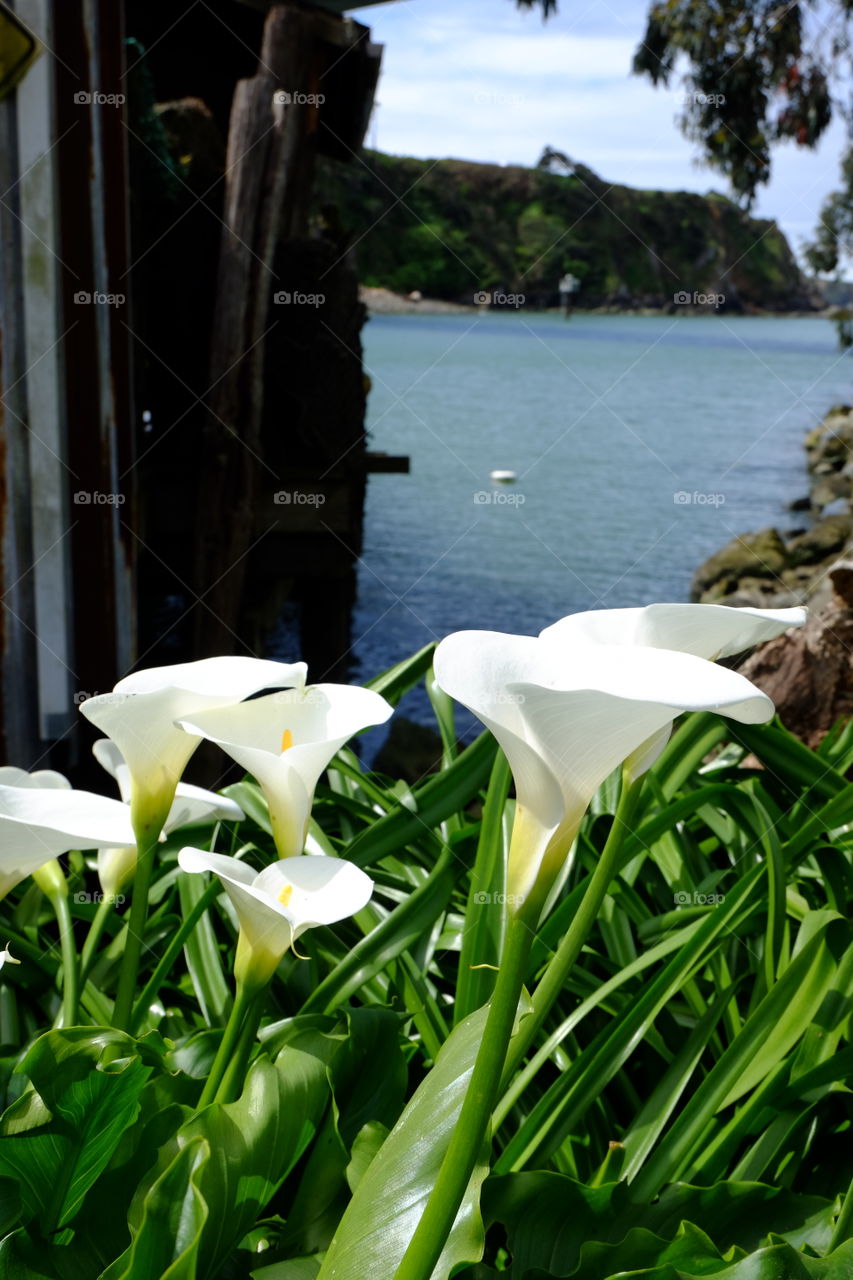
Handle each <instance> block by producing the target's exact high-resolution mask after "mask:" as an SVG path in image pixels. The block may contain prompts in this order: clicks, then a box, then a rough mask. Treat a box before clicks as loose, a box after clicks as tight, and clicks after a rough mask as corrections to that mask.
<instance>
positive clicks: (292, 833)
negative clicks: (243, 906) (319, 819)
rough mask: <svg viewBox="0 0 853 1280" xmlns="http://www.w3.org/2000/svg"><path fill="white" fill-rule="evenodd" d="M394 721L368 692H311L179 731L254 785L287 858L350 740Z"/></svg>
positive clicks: (200, 720)
mask: <svg viewBox="0 0 853 1280" xmlns="http://www.w3.org/2000/svg"><path fill="white" fill-rule="evenodd" d="M392 713H393V708H392V707H391V706H390V705H389V703H387V702H386V701H385V699H384V698H383V697H381V696H380V695H379V694H378V693H374V692H373V691H372V690H371V689H362V688H359V687H357V686H355V685H345V684H316V685H309V686H308V687H306V688H305V689H287V690H285V691H283V692H281V693H272V694H268V695H267V696H266V697H263V698H255V699H254V700H253V701H251V702H243V703H241V704H240V705H239V706H231V707H222V708H220V709H218V710H215V711H202V712H198V713H197V714H196V715H194V716H191V717H189V718H188V719H186V720H181V721H180V724H181V725H182V726H183V727H184V728H185V729H186V731H187V733H190V734H200V735H201V736H202V737H204V738H208V739H210V741H211V742H216V743H218V745H219V746H220V747H222V749H223V750H224V751H227V752H228V754H229V755H230V756H232V757H233V759H235V760H236V761H237V763H238V764H240V765H242V767H243V768H244V769H246V770H247V771H248V772H249V773H251V774H253V775H254V777H255V778H257V780H258V782H259V783H260V785H261V787H262V789H263V792H264V795H265V796H266V800H267V804H268V806H269V811H270V822H271V824H272V830H273V837H274V839H275V843H276V848H277V849H278V852H279V856H280V857H282V858H288V857H291V856H292V855H294V854H301V853H302V850H303V849H304V847H305V837H306V831H307V828H308V819H309V817H310V814H311V805H312V803H313V800H314V788H315V787H316V785H317V781H318V779H319V777H320V774H321V773H322V772H323V770H324V769H325V768H326V766H327V765H328V763H329V761H330V760H331V759H332V756H333V755H334V754H335V752H336V751H338V750H339V749H340V748H341V747H342V746H343V745H344V743H345V742H347V741H348V739H349V738H351V737H352V736H353V734H354V733H358V731H359V730H360V729H366V728H367V727H368V725H374V724H383V723H384V722H385V721H386V720H387V719H388V717H389V716H390V715H391V714H392Z"/></svg>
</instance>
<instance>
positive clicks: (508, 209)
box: [318, 152, 815, 311]
mask: <svg viewBox="0 0 853 1280" xmlns="http://www.w3.org/2000/svg"><path fill="white" fill-rule="evenodd" d="M318 191H319V195H320V202H321V204H322V205H323V209H324V218H325V219H327V220H330V221H331V222H333V223H334V225H335V227H336V229H337V232H338V234H342V235H344V236H345V237H348V239H349V242H350V243H352V244H353V246H354V253H355V255H356V262H357V267H358V273H359V278H360V279H361V280H362V282H363V283H364V284H372V285H382V286H385V287H387V288H390V289H394V290H397V291H400V292H404V293H406V292H409V291H410V290H415V289H418V290H420V291H421V292H422V293H423V294H424V295H426V296H430V297H436V298H445V299H448V300H453V301H458V302H468V303H470V302H472V301H473V295H474V294H475V293H476V292H477V291H478V290H503V291H504V292H507V293H523V294H524V295H525V299H526V304H527V305H532V306H549V305H556V304H557V303H558V301H559V295H558V289H557V285H558V281H559V279H560V277H561V276H562V275H563V274H564V273H566V272H569V273H571V274H573V275H575V276H577V277H578V278H579V279H580V280H581V282H582V286H581V291H580V298H579V305H581V306H588V307H599V306H621V307H664V308H667V307H671V306H672V305H673V299H674V296H675V295H676V294H678V293H679V292H680V291H682V292H686V293H687V294H689V295H690V298H691V303H692V299H693V294H694V293H696V294H700V295H707V294H721V295H723V296H724V299H725V300H724V302H723V303H722V304H721V306H720V310H727V311H739V310H746V311H749V310H753V309H764V310H768V311H792V310H808V309H811V308H812V307H814V305H815V300H814V297H813V295H812V294H811V292H810V290H809V287H808V284H807V282H806V281H805V279H804V278H803V276H802V274H801V273H800V271H799V269H798V267H797V264H796V262H795V260H794V258H793V255H792V253H791V250H790V247H789V245H788V242H787V240H786V239H785V236H784V235H783V234H782V232H781V231H779V230H778V228H777V227H776V226H775V224H774V223H772V222H766V221H760V220H757V219H755V218H750V217H749V216H748V215H746V214H745V213H744V212H743V211H742V210H741V209H739V208H738V206H737V205H735V204H733V203H732V202H731V201H730V200H728V199H726V198H725V197H723V196H720V195H716V194H711V195H708V196H698V195H693V194H690V193H688V192H661V191H642V190H634V189H632V188H629V187H621V186H612V185H611V184H609V183H607V182H605V181H603V180H602V179H601V178H599V177H597V176H596V175H595V174H594V173H592V171H591V170H589V169H586V168H584V167H583V166H580V165H576V166H575V169H574V172H573V173H572V174H571V175H570V176H563V175H559V174H555V173H551V172H548V171H547V170H544V169H523V168H521V167H518V166H506V167H503V166H500V165H494V164H474V163H472V162H469V161H463V160H440V161H438V162H435V161H432V160H415V159H410V158H406V157H398V156H387V155H383V154H381V153H379V152H366V153H365V156H364V162H363V163H360V162H358V161H354V162H353V163H351V164H348V165H343V164H333V163H331V162H326V163H324V165H323V167H322V169H321V171H320V174H319V175H318ZM366 228H370V229H369V230H367V232H366V234H364V232H365V229H366ZM679 305H681V303H680V304H679ZM699 305H700V306H701V305H703V304H702V303H701V301H700V304H699ZM705 305H707V304H705ZM711 305H712V306H713V304H711Z"/></svg>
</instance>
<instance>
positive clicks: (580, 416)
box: [354, 313, 853, 679]
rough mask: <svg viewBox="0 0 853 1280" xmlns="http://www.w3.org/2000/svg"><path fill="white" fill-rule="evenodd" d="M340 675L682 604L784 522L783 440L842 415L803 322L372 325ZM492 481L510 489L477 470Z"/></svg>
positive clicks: (793, 446)
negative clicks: (758, 535)
mask: <svg viewBox="0 0 853 1280" xmlns="http://www.w3.org/2000/svg"><path fill="white" fill-rule="evenodd" d="M364 341H365V363H366V366H367V369H368V372H369V374H370V377H371V378H372V380H373V389H372V391H371V393H370V399H369V420H368V425H369V429H370V433H371V448H373V449H382V450H387V451H388V452H389V453H405V454H409V455H410V457H411V475H409V476H399V475H387V476H386V475H382V476H372V477H371V479H370V484H369V491H368V502H367V512H366V529H365V547H364V556H363V564H362V566H361V568H360V571H359V591H358V605H357V611H356V615H355V619H354V638H355V646H354V657H355V660H356V670H355V672H354V676H355V678H357V679H359V678H367V677H369V676H371V675H373V674H375V673H376V672H377V671H380V670H382V669H383V668H385V667H387V666H389V665H390V664H391V663H393V662H396V661H398V660H399V659H401V658H403V657H405V656H406V655H407V654H409V653H411V652H412V651H413V650H415V649H416V648H418V647H419V646H421V645H423V644H425V643H426V642H427V641H429V640H433V639H435V640H437V639H440V638H441V636H443V635H445V634H447V632H449V631H453V630H457V629H459V628H463V627H485V628H491V629H495V630H505V631H517V632H528V633H535V632H537V631H538V630H540V629H541V628H542V627H543V626H545V625H547V624H548V623H550V622H553V621H554V620H555V619H557V618H559V617H562V616H563V615H564V614H566V613H571V612H573V611H575V610H579V609H590V608H601V607H607V608H609V607H616V606H619V605H634V604H644V603H648V602H649V601H652V600H686V599H688V595H689V589H690V579H691V576H692V574H693V572H694V570H695V569H696V567H697V566H698V565H699V564H700V563H701V561H702V560H703V559H705V558H706V557H707V556H708V555H710V554H711V553H712V552H713V551H715V550H716V549H717V548H718V547H720V546H722V544H723V543H725V542H727V541H728V540H729V539H730V538H732V537H733V536H734V535H735V534H737V533H743V532H745V531H749V530H755V529H759V528H762V527H764V526H766V525H769V524H774V525H777V526H778V527H779V528H780V529H782V530H786V529H790V528H792V527H794V526H795V524H796V522H797V520H798V519H801V517H799V516H796V515H794V514H792V513H791V512H790V511H788V510H787V509H786V508H787V504H788V503H789V502H791V500H792V499H794V498H797V497H799V496H801V495H802V494H804V493H805V492H806V489H807V486H806V478H805V469H804V453H803V448H802V440H803V435H804V433H805V431H806V430H807V429H808V428H809V427H810V426H811V425H813V424H814V423H815V422H816V421H817V420H818V419H819V418H820V417H821V416H822V415H823V414H824V413H825V412H826V410H827V409H828V408H829V407H830V405H832V404H834V403H836V402H838V401H841V400H845V399H849V398H850V395H851V392H853V387H851V373H852V372H853V365H851V358H850V356H849V355H842V354H840V353H839V351H838V348H837V344H836V336H835V330H834V328H833V326H832V325H831V324H830V322H829V321H826V320H820V319H765V318H760V319H754V318H745V319H736V318H722V317H691V318H678V319H677V318H673V317H665V316H660V317H659V316H654V317H645V316H576V317H574V318H573V319H572V320H571V321H569V322H566V321H565V320H564V319H563V318H562V317H559V316H550V315H530V314H511V315H496V314H494V313H492V314H489V315H487V316H484V317H482V318H473V317H470V316H467V315H466V316H450V317H448V316H381V317H373V318H372V319H371V320H370V322H369V324H368V325H367V327H366V329H365V333H364ZM496 468H506V469H511V470H513V471H515V472H517V474H518V480H517V482H516V483H515V484H514V485H512V486H505V485H495V484H493V483H491V482H490V480H489V472H490V471H492V470H493V469H496Z"/></svg>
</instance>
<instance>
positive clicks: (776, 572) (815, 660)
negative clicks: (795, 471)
mask: <svg viewBox="0 0 853 1280" xmlns="http://www.w3.org/2000/svg"><path fill="white" fill-rule="evenodd" d="M805 449H806V456H807V466H808V472H809V477H810V488H809V494H808V497H806V498H800V499H798V500H797V501H796V502H794V503H792V504H791V510H792V511H798V512H804V513H807V520H808V521H809V527H808V528H806V529H800V530H791V531H789V532H788V533H787V534H782V533H780V532H779V530H778V529H762V530H761V531H760V532H759V533H747V534H743V535H742V536H740V537H737V538H734V539H733V540H732V541H731V542H730V543H728V545H727V546H725V547H722V548H721V549H720V550H719V551H717V552H715V553H714V555H712V556H710V557H709V559H708V560H706V561H705V563H704V564H703V565H700V567H699V568H698V569H697V571H696V575H695V577H694V579H693V586H692V592H691V598H692V599H693V600H698V601H700V602H702V603H713V604H725V605H734V606H739V607H741V608H743V607H753V608H756V607H757V608H763V609H772V608H776V609H779V608H787V607H789V606H791V605H807V606H808V608H809V617H808V621H807V622H806V624H805V626H804V627H800V628H796V629H793V630H791V631H789V632H787V633H786V634H785V635H782V636H779V637H778V639H776V640H771V641H769V643H767V644H764V645H761V646H760V647H759V648H758V649H756V650H755V651H754V652H753V653H752V654H750V655H749V656H748V657H747V658H746V660H745V661H744V662H742V663H741V664H739V666H738V670H739V671H741V672H742V673H743V674H744V675H745V676H747V677H748V678H749V679H750V680H752V681H753V682H754V683H755V684H756V685H758V687H759V688H760V689H763V691H764V692H765V693H766V694H768V696H769V697H771V698H772V699H773V702H774V703H775V706H776V711H777V714H778V715H779V718H780V719H781V721H782V723H783V724H784V725H785V727H786V728H787V729H789V730H790V731H791V732H792V733H794V734H796V735H797V737H799V738H801V739H802V740H803V741H804V742H806V743H807V744H808V745H809V746H811V747H816V746H818V745H819V744H820V742H821V741H822V739H823V738H824V737H825V735H826V734H827V733H828V732H829V730H830V729H831V728H832V727H833V725H835V724H837V723H838V721H839V720H843V719H849V718H850V715H851V714H853V408H852V407H851V406H850V405H835V406H834V407H833V408H832V409H830V410H829V412H828V413H827V414H826V416H825V417H824V419H823V421H822V422H820V423H819V424H818V426H816V427H815V428H814V429H813V430H811V431H810V432H809V433H808V435H807V436H806V439H805Z"/></svg>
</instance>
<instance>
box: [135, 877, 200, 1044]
mask: <svg viewBox="0 0 853 1280" xmlns="http://www.w3.org/2000/svg"><path fill="white" fill-rule="evenodd" d="M221 889H222V886H221V884H220V883H219V881H218V880H217V879H216V878H215V877H213V878H212V879H211V883H210V884H209V885H208V886H207V888H206V889H205V891H204V893H203V894H202V895H201V897H200V898H199V900H198V902H197V903H196V904H195V906H194V907H193V909H192V911H190V913H189V915H188V916H187V917H186V919H185V920H183V921H182V923H181V927H180V928H179V929H178V931H177V933H175V934H173V936H172V938H171V940H170V942H169V945H168V946H167V947H166V950H165V951H164V952H163V955H162V956H161V957H160V960H159V961H158V964H157V968H156V969H155V970H154V972H153V973H152V975H151V977H150V978H149V980H148V982H147V983H146V984H145V986H144V987H143V989H142V994H141V996H140V997H139V999H138V1000H137V1001H136V1004H135V1005H134V1006H133V1015H132V1017H131V1023H130V1025H131V1030H132V1032H133V1034H134V1035H135V1034H136V1031H137V1028H138V1027H139V1024H140V1022H141V1021H142V1018H143V1017H144V1016H145V1011H146V1009H148V1008H149V1006H150V1004H151V1001H152V1000H153V999H154V997H155V996H156V994H157V992H158V991H159V990H160V987H161V985H162V983H163V980H164V979H165V977H166V974H167V973H168V972H169V970H170V969H171V967H172V965H173V963H174V961H175V960H176V959H177V957H178V955H179V954H180V951H181V948H182V947H183V945H184V943H185V942H186V940H187V938H188V937H189V936H190V934H191V933H192V931H193V929H194V928H195V927H196V925H197V924H198V922H199V920H200V919H201V917H202V916H203V915H204V913H205V911H206V910H207V908H208V907H209V906H210V904H211V902H213V901H215V899H216V897H217V896H218V894H219V893H220V892H221Z"/></svg>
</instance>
